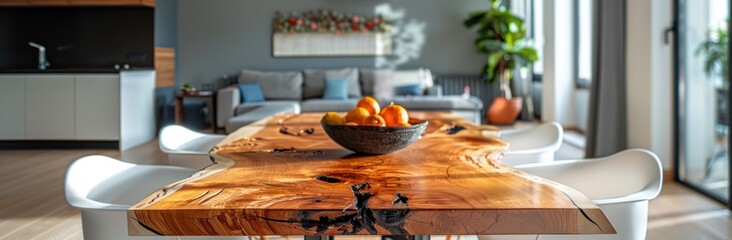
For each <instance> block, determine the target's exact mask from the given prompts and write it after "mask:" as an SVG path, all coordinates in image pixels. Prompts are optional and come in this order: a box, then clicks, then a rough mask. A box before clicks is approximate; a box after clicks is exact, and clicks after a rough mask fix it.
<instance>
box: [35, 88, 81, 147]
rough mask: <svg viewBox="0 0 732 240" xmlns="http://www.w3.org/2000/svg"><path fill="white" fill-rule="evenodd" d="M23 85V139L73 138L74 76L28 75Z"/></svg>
mask: <svg viewBox="0 0 732 240" xmlns="http://www.w3.org/2000/svg"><path fill="white" fill-rule="evenodd" d="M25 82H26V91H25V103H26V105H25V107H26V108H25V109H26V115H25V116H26V119H25V135H26V138H27V139H33V140H36V139H37V140H63V139H74V138H75V128H74V125H75V123H74V75H71V74H59V75H51V74H48V75H27V76H26V78H25Z"/></svg>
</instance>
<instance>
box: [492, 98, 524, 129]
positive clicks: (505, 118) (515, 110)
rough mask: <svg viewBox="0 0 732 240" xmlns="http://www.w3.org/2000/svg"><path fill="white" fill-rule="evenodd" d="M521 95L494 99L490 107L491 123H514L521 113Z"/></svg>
mask: <svg viewBox="0 0 732 240" xmlns="http://www.w3.org/2000/svg"><path fill="white" fill-rule="evenodd" d="M521 103H522V99H521V97H514V98H511V99H507V98H505V97H497V98H495V99H493V103H491V107H490V108H488V113H487V117H488V123H490V124H512V123H514V122H516V118H517V117H518V115H519V114H520V113H521Z"/></svg>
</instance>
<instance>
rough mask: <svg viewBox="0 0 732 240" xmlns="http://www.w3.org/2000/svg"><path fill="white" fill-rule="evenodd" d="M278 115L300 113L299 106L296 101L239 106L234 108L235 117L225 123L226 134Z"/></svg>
mask: <svg viewBox="0 0 732 240" xmlns="http://www.w3.org/2000/svg"><path fill="white" fill-rule="evenodd" d="M280 113H300V105H299V104H298V102H297V101H266V102H260V103H245V104H241V105H239V106H237V107H236V115H237V116H235V117H233V118H231V119H229V121H227V122H226V124H225V127H226V132H228V133H230V132H233V131H236V130H237V129H239V128H241V127H243V126H246V125H249V124H252V123H254V122H256V121H259V120H262V119H264V118H267V117H271V116H274V115H276V114H280Z"/></svg>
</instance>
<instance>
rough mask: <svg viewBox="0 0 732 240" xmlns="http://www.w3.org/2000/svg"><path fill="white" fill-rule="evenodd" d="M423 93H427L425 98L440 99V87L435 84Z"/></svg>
mask: <svg viewBox="0 0 732 240" xmlns="http://www.w3.org/2000/svg"><path fill="white" fill-rule="evenodd" d="M425 92H426V93H427V96H435V97H442V86H440V85H437V84H435V85H432V86H431V87H428V88H427V89H426V90H425Z"/></svg>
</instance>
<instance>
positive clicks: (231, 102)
mask: <svg viewBox="0 0 732 240" xmlns="http://www.w3.org/2000/svg"><path fill="white" fill-rule="evenodd" d="M240 101H241V97H240V95H239V89H238V88H235V87H227V88H222V89H219V91H218V93H217V95H216V102H217V104H216V108H217V109H216V126H217V127H224V126H226V123H227V122H229V119H231V118H232V117H234V110H235V109H236V106H238V105H239V103H240Z"/></svg>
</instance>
